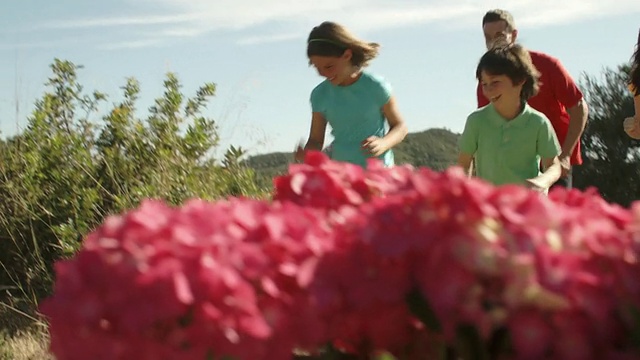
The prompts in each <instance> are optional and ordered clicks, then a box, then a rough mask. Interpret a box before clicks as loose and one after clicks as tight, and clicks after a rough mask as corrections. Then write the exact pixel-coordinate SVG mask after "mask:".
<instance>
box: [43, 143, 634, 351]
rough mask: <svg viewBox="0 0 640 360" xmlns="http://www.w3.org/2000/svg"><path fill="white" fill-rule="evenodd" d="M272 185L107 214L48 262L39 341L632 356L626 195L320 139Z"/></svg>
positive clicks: (145, 347)
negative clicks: (47, 336)
mask: <svg viewBox="0 0 640 360" xmlns="http://www.w3.org/2000/svg"><path fill="white" fill-rule="evenodd" d="M275 188H276V195H275V199H274V201H273V202H261V201H254V200H247V199H234V200H230V201H226V202H218V203H205V202H202V201H195V200H194V201H192V202H189V203H187V204H185V205H184V206H182V207H180V208H169V207H166V206H165V205H163V204H161V203H159V202H151V201H149V202H145V203H143V204H142V206H141V207H140V208H139V209H137V210H134V211H132V212H130V213H128V214H125V215H123V216H121V217H112V218H109V219H107V220H106V221H105V223H104V224H103V226H102V227H101V228H99V229H98V230H96V231H95V232H94V233H92V234H91V235H90V236H89V237H88V238H87V240H86V241H85V244H84V247H83V249H82V250H81V251H80V252H79V253H78V254H77V255H76V257H74V258H73V259H71V260H67V261H63V262H60V263H58V264H57V267H56V271H57V281H56V288H55V292H54V295H53V296H52V297H51V298H50V299H48V300H47V301H46V302H45V303H44V304H43V305H42V310H43V312H44V314H45V315H47V316H48V317H49V319H50V330H51V340H52V345H51V346H52V351H53V352H54V353H55V354H56V356H57V357H58V358H59V359H60V360H65V359H88V358H91V359H134V358H135V359H138V358H140V359H161V358H180V359H222V358H224V356H229V357H230V358H233V359H251V360H253V359H257V360H260V359H275V360H278V359H290V358H291V352H292V350H293V349H294V348H297V349H300V348H305V349H319V348H321V347H322V346H323V345H324V344H326V343H328V342H331V343H333V345H334V346H335V347H337V348H339V349H342V350H343V351H347V352H353V353H357V354H360V355H366V354H374V353H375V352H377V351H381V350H385V351H388V352H390V353H392V354H394V355H395V356H397V357H398V358H399V359H424V358H434V356H436V355H437V353H438V352H439V351H440V350H441V349H440V346H441V345H446V346H448V347H450V348H452V349H454V351H457V352H459V353H460V354H463V353H464V352H465V351H469V347H473V349H472V350H473V351H474V352H476V353H478V352H485V353H486V354H487V355H488V356H489V357H491V358H497V357H500V358H505V359H568V360H571V359H612V360H614V359H620V360H623V359H636V358H638V357H639V356H640V352H638V348H634V346H633V345H634V342H637V341H638V339H637V338H634V334H635V336H638V335H637V334H638V333H639V332H640V264H639V262H638V261H639V259H638V256H639V255H640V204H638V205H636V206H634V207H633V208H632V209H630V210H628V209H623V208H620V207H618V206H615V205H611V204H608V203H606V202H605V201H604V200H602V198H600V197H599V196H598V195H597V194H596V193H594V192H591V191H589V192H580V191H577V190H571V191H567V190H563V189H560V190H554V191H552V192H551V194H550V195H549V197H542V196H540V195H538V194H537V193H534V192H532V191H529V190H526V189H524V188H522V187H516V186H504V187H494V186H491V185H488V184H486V183H484V182H482V181H480V180H477V179H467V178H466V177H465V176H464V175H463V174H462V172H461V171H459V169H450V170H447V171H445V172H442V173H438V172H433V171H430V170H428V169H413V168H411V167H408V166H401V167H395V168H383V167H381V166H380V164H378V163H376V162H372V163H371V166H370V167H369V168H368V169H367V170H363V169H361V168H360V167H357V166H353V165H349V164H343V163H336V162H332V161H330V160H329V159H328V158H326V156H324V155H323V154H321V153H310V154H308V156H307V159H306V162H305V164H299V165H294V166H292V167H291V168H290V172H289V174H287V175H285V176H282V177H280V178H277V179H275ZM470 329H471V330H470ZM461 344H462V345H461ZM478 344H480V346H478ZM496 344H499V345H496ZM474 346H475V347H474Z"/></svg>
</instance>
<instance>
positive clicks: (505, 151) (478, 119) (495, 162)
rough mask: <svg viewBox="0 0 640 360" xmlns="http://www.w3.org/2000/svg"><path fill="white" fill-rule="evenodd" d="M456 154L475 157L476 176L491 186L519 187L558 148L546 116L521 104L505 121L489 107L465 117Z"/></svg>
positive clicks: (554, 154)
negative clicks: (513, 185)
mask: <svg viewBox="0 0 640 360" xmlns="http://www.w3.org/2000/svg"><path fill="white" fill-rule="evenodd" d="M460 151H461V152H462V153H464V154H468V155H473V156H474V157H475V160H476V161H475V164H476V175H477V176H478V177H479V178H482V179H485V180H487V181H489V182H491V183H493V184H495V185H503V184H523V183H524V181H525V180H526V179H530V178H533V177H536V176H538V175H539V174H540V159H541V158H552V157H554V156H557V155H559V154H560V151H561V148H560V144H559V143H558V139H557V137H556V134H555V131H554V130H553V127H552V126H551V123H550V122H549V119H547V117H546V116H545V115H544V114H543V113H541V112H539V111H537V110H535V109H534V108H532V107H530V106H529V105H527V104H525V106H524V109H523V110H522V112H521V113H520V115H518V116H517V117H516V118H515V119H513V120H506V119H505V118H503V117H502V116H500V115H499V114H498V112H497V111H496V110H495V108H494V107H493V104H489V105H487V106H485V107H482V108H480V109H478V110H476V111H474V112H473V113H471V115H469V117H468V118H467V123H466V124H465V127H464V131H463V133H462V136H461V137H460Z"/></svg>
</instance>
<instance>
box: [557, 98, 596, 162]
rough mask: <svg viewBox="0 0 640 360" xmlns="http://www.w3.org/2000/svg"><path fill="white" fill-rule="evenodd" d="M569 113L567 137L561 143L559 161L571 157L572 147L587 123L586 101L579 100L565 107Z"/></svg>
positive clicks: (573, 147)
mask: <svg viewBox="0 0 640 360" xmlns="http://www.w3.org/2000/svg"><path fill="white" fill-rule="evenodd" d="M567 113H568V114H569V129H568V131H567V137H566V138H565V139H564V143H563V144H562V153H561V154H560V160H561V161H560V162H562V159H563V158H568V159H571V154H572V153H573V149H575V147H576V146H577V145H578V142H579V141H580V137H581V136H582V133H583V132H584V128H585V126H586V125H587V119H588V118H589V108H588V106H587V103H586V101H584V100H580V101H578V103H577V104H576V105H574V106H572V107H570V108H568V109H567Z"/></svg>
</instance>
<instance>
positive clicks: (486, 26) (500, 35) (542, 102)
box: [477, 9, 588, 188]
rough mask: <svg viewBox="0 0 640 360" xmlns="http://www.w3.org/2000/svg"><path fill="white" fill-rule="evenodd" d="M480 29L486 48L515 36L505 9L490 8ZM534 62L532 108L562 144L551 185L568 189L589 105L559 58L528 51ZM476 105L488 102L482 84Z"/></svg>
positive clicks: (530, 103) (509, 16) (530, 101)
mask: <svg viewBox="0 0 640 360" xmlns="http://www.w3.org/2000/svg"><path fill="white" fill-rule="evenodd" d="M482 29H483V31H484V37H485V41H486V44H487V49H489V48H491V46H492V45H493V44H494V43H495V42H496V41H500V42H507V43H509V44H513V43H515V42H516V39H517V37H518V30H517V29H516V25H515V22H514V20H513V16H512V15H511V14H510V13H509V12H508V11H505V10H500V9H496V10H490V11H488V12H487V13H486V14H485V15H484V17H483V18H482ZM529 54H530V55H531V60H532V62H533V65H534V66H535V67H536V68H537V69H538V71H539V72H540V74H541V77H540V83H541V86H540V91H539V92H538V95H536V96H534V97H532V98H531V99H529V101H528V103H529V105H530V106H531V107H533V108H534V109H536V110H538V111H540V112H542V113H543V114H545V115H546V116H547V118H549V121H550V122H551V124H552V125H553V128H554V130H555V132H556V135H557V136H558V141H560V145H561V147H562V152H561V153H560V155H559V160H560V164H561V165H562V177H561V178H560V180H559V181H558V182H557V183H555V184H554V186H564V187H567V188H571V187H572V186H573V178H572V171H571V167H572V166H575V165H580V164H582V155H581V153H580V138H581V136H582V132H583V131H584V128H585V125H586V124H587V115H588V108H587V104H586V102H585V101H584V99H583V97H582V92H580V90H579V89H578V87H577V86H576V84H575V82H574V81H573V79H572V78H571V75H569V73H568V72H567V70H566V69H565V68H564V66H563V65H562V64H561V63H560V61H559V60H558V59H556V58H554V57H552V56H549V55H547V54H544V53H541V52H538V51H531V50H529ZM477 96H478V107H482V106H485V105H487V104H489V100H488V99H487V98H486V97H485V96H484V95H483V94H482V87H481V84H480V83H478V88H477Z"/></svg>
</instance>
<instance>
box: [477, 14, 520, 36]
mask: <svg viewBox="0 0 640 360" xmlns="http://www.w3.org/2000/svg"><path fill="white" fill-rule="evenodd" d="M501 20H502V21H504V22H506V23H507V31H513V30H515V29H516V22H515V21H514V20H513V15H511V13H510V12H508V11H507V10H502V9H493V10H489V11H487V13H486V14H484V17H483V18H482V26H484V24H486V23H492V22H496V21H501Z"/></svg>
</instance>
